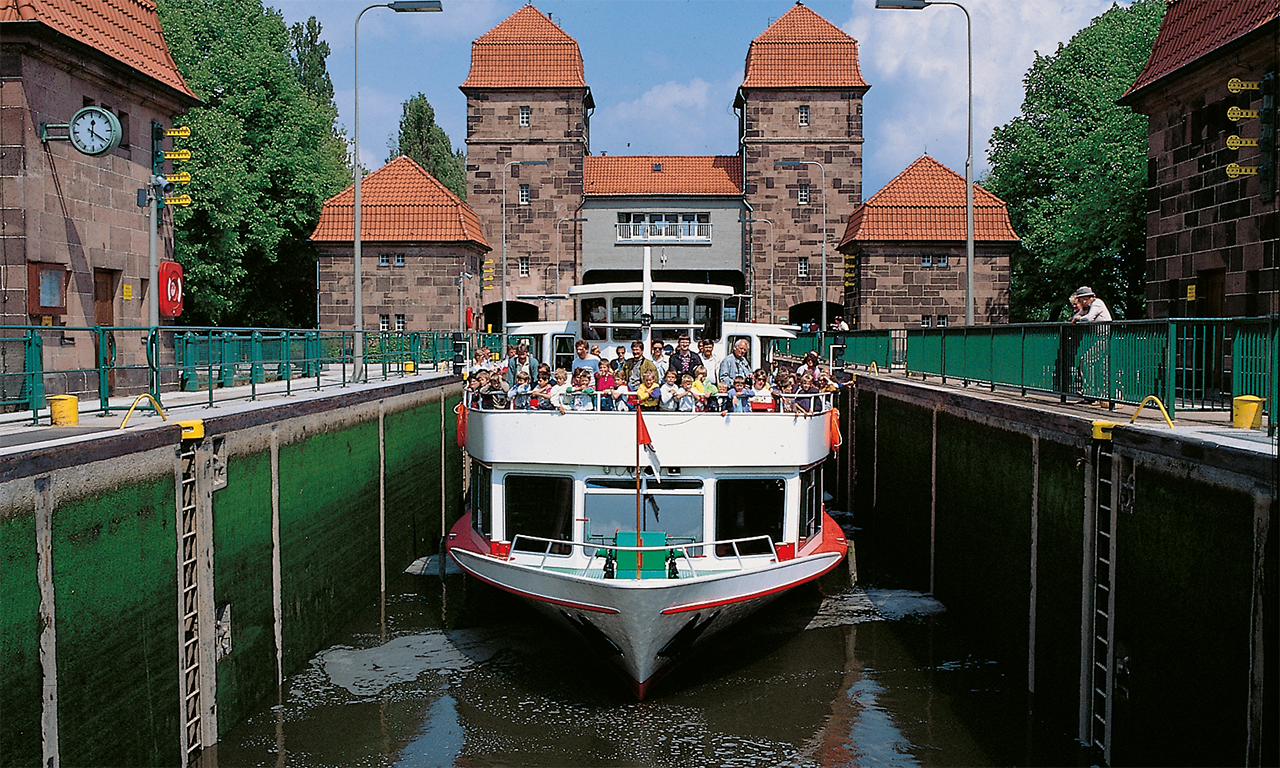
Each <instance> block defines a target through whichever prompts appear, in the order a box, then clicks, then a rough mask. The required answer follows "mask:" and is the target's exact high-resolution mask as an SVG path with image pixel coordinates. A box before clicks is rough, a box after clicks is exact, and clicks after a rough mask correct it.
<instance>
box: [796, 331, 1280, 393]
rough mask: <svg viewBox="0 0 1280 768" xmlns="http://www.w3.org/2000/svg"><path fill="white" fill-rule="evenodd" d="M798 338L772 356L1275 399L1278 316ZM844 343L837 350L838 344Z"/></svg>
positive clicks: (972, 379)
mask: <svg viewBox="0 0 1280 768" xmlns="http://www.w3.org/2000/svg"><path fill="white" fill-rule="evenodd" d="M903 334H904V332H903V331H901V330H898V331H892V330H873V331H853V332H849V333H840V334H830V333H828V334H801V335H800V337H799V338H796V339H781V340H778V341H777V342H775V345H774V352H775V353H776V354H781V355H786V356H790V357H800V356H802V355H803V354H804V353H806V352H808V351H810V350H816V351H819V352H820V354H822V356H823V358H824V359H830V358H831V350H832V348H833V345H834V346H835V349H836V351H837V354H836V356H835V358H834V359H835V360H836V362H843V363H845V364H846V365H854V366H862V367H868V368H869V367H871V365H872V364H873V363H874V364H875V365H876V367H877V368H879V369H880V370H882V371H888V370H890V368H891V366H892V365H893V363H894V362H896V361H897V360H898V359H902V360H903V361H904V367H905V370H906V372H907V373H908V374H914V375H919V376H922V377H925V378H927V377H931V376H936V377H939V378H941V379H942V380H943V381H944V382H945V381H947V380H949V379H951V380H955V379H958V380H960V381H961V382H963V383H964V384H965V385H966V386H967V385H969V384H978V385H987V386H989V387H991V388H992V389H993V390H994V389H996V388H998V387H999V388H1006V389H1017V390H1019V391H1021V392H1022V393H1023V394H1026V393H1028V392H1039V393H1047V394H1054V395H1058V396H1059V397H1060V398H1061V399H1062V400H1063V401H1064V402H1065V401H1066V400H1067V399H1068V398H1084V399H1088V400H1097V401H1102V402H1106V403H1107V404H1109V405H1110V406H1111V407H1114V406H1116V405H1118V404H1125V405H1137V404H1139V403H1141V402H1142V400H1143V399H1144V398H1146V397H1147V396H1148V395H1155V396H1157V397H1159V398H1160V400H1161V402H1162V403H1164V404H1165V405H1166V406H1167V408H1168V409H1169V411H1170V413H1173V412H1175V411H1176V410H1229V409H1230V408H1231V403H1232V399H1233V398H1235V397H1239V396H1241V395H1255V396H1257V397H1261V398H1265V400H1266V403H1264V406H1263V407H1264V410H1265V411H1266V412H1267V413H1268V414H1274V413H1275V408H1276V404H1277V403H1278V402H1280V373H1277V368H1278V367H1280V316H1272V317H1262V318H1224V319H1216V318H1215V319H1199V318H1197V319H1169V320H1137V321H1124V322H1113V323H1105V324H1095V325H1062V324H1057V323H1053V324H1048V323H1037V324H1023V325H984V326H973V327H958V328H920V329H907V330H906V331H905V350H900V349H899V348H898V339H897V338H895V336H897V337H901V336H902V335H903ZM841 346H843V349H841V348H840V347H841Z"/></svg>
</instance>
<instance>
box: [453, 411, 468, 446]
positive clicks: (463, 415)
mask: <svg viewBox="0 0 1280 768" xmlns="http://www.w3.org/2000/svg"><path fill="white" fill-rule="evenodd" d="M453 412H454V413H455V414H456V415H457V428H458V447H459V448H466V447H467V404H466V403H458V404H457V405H456V406H454V407H453Z"/></svg>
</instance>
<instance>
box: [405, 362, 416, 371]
mask: <svg viewBox="0 0 1280 768" xmlns="http://www.w3.org/2000/svg"><path fill="white" fill-rule="evenodd" d="M413 369H414V365H413V361H412V360H409V361H408V362H406V363H405V364H404V372H405V373H413Z"/></svg>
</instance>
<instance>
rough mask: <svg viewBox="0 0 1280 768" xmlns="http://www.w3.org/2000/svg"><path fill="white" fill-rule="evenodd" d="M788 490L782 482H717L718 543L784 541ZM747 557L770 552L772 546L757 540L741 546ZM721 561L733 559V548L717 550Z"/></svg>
mask: <svg viewBox="0 0 1280 768" xmlns="http://www.w3.org/2000/svg"><path fill="white" fill-rule="evenodd" d="M786 495H787V494H786V486H785V484H784V483H783V481H782V479H781V478H776V477H766V478H755V477H752V478H731V479H723V480H717V481H716V541H724V540H726V539H745V538H749V537H752V536H768V537H769V538H770V539H772V540H773V541H782V518H783V515H784V514H785V513H786V506H785V504H784V501H785V500H786ZM738 552H740V553H742V554H744V555H763V554H768V553H769V552H770V549H769V544H768V542H765V541H763V540H756V541H751V542H744V543H740V544H739V545H738ZM716 554H717V555H719V556H721V557H726V556H732V555H733V547H731V546H719V547H716Z"/></svg>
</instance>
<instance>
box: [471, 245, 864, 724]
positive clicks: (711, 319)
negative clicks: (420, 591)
mask: <svg viewBox="0 0 1280 768" xmlns="http://www.w3.org/2000/svg"><path fill="white" fill-rule="evenodd" d="M647 251H648V249H647V248H646V254H645V269H644V270H643V280H642V281H641V282H639V283H630V284H621V283H616V284H610V285H604V286H602V285H595V286H577V287H575V288H573V289H570V296H571V297H574V298H575V300H577V301H579V302H581V304H580V306H579V313H578V316H579V317H582V318H588V321H587V323H580V322H576V321H575V322H570V323H559V324H557V323H537V324H525V325H522V326H517V327H513V328H512V333H513V334H516V335H521V336H525V337H527V338H529V339H531V340H532V341H533V342H534V345H535V346H534V350H535V355H536V354H538V353H541V354H542V355H545V356H546V357H549V358H551V359H552V360H554V359H555V356H556V353H557V352H558V351H560V350H563V349H566V348H567V350H568V351H569V352H572V349H573V341H574V340H576V338H581V336H582V335H583V334H584V333H585V334H586V335H588V336H591V337H594V338H600V337H601V336H603V337H604V338H603V339H602V340H600V341H599V343H601V344H602V346H604V345H606V344H608V345H610V346H612V344H613V343H615V342H620V343H622V344H629V343H630V341H631V340H633V339H642V340H643V341H644V342H645V348H646V349H648V348H649V343H648V342H649V337H650V336H655V337H658V338H662V339H664V340H666V339H671V340H673V341H674V338H675V336H676V335H677V334H678V333H679V332H681V331H684V332H688V333H690V334H691V335H692V336H694V337H695V338H696V337H698V336H702V335H710V336H712V337H713V338H715V339H716V341H717V350H716V351H717V354H718V356H723V355H724V354H725V353H726V349H727V348H728V347H727V345H728V344H729V343H732V342H735V341H737V340H738V339H740V338H745V339H747V340H748V342H749V343H750V348H751V354H752V363H753V367H759V366H760V365H761V364H764V363H767V355H768V349H769V344H770V342H771V340H772V339H773V338H780V337H787V336H794V330H793V329H792V328H790V327H788V326H781V325H764V324H751V323H741V322H733V321H729V320H724V319H723V317H722V315H721V312H722V304H723V301H724V299H725V298H726V297H727V296H728V295H729V294H730V293H731V291H730V290H729V289H728V288H720V287H718V286H711V285H691V284H674V283H655V282H653V281H652V279H651V277H650V270H649V254H648V253H647ZM601 307H603V308H604V309H605V310H606V311H605V312H604V313H601V312H600V311H599V310H600V308H601ZM699 308H701V309H699ZM602 317H605V318H608V320H609V322H607V323H604V322H601V318H602ZM592 318H594V319H595V322H591V319H592ZM584 325H586V326H587V327H585V328H584V327H583V326H584ZM566 341H567V343H566ZM823 397H825V396H823ZM817 399H819V398H818V397H817V396H815V400H817ZM459 421H460V426H461V427H462V429H461V430H460V437H461V436H462V433H465V446H466V450H467V453H468V455H469V457H470V464H471V467H472V469H471V475H470V489H469V499H470V503H469V510H468V511H467V513H466V514H465V515H464V516H463V517H462V518H461V519H460V520H459V521H458V522H457V524H456V525H455V526H454V527H453V529H452V530H451V531H450V532H449V534H448V537H447V538H448V540H447V544H446V546H447V550H448V552H449V554H450V556H451V557H452V558H453V559H454V561H456V562H457V564H458V565H459V566H460V567H461V568H462V570H463V571H465V572H466V573H467V574H469V575H471V576H473V577H475V578H476V579H479V580H480V581H483V582H485V583H487V584H490V585H493V586H495V587H497V588H499V589H502V590H505V591H507V592H510V593H512V594H515V595H518V596H520V597H521V598H523V599H525V600H526V601H528V602H529V603H530V604H531V605H532V606H534V607H535V608H537V609H538V610H540V611H541V612H543V613H545V614H546V615H548V616H550V617H551V618H552V619H554V620H556V621H558V622H560V623H562V624H564V625H565V626H566V627H568V628H569V629H570V630H571V631H572V632H574V633H576V634H578V635H580V636H581V637H582V639H583V640H584V641H585V642H586V643H587V645H589V646H591V647H592V648H594V649H595V650H596V651H597V652H599V653H601V654H603V655H604V656H605V657H607V658H608V659H610V660H612V661H613V662H614V663H615V664H616V665H617V666H618V667H619V668H620V670H621V671H622V672H623V674H624V675H625V676H626V678H627V679H628V680H629V681H630V683H631V686H632V688H633V690H634V692H635V695H636V696H637V697H638V698H640V699H643V698H644V697H645V696H646V694H648V693H649V691H650V690H651V689H652V687H653V685H654V684H655V683H656V682H657V680H658V679H659V678H660V677H662V676H663V675H664V674H665V673H666V672H667V671H668V670H670V669H671V668H672V667H673V666H674V665H675V664H676V662H678V661H679V660H680V659H681V658H682V657H684V656H685V655H687V654H688V652H689V651H690V650H691V649H692V648H693V647H694V646H695V645H697V644H698V643H700V642H701V641H703V640H705V639H707V638H708V637H710V636H712V635H713V634H715V633H717V632H720V631H722V630H725V629H727V628H729V627H731V626H732V625H733V624H734V623H735V622H737V621H739V620H741V619H743V618H744V617H746V616H747V615H748V614H750V613H752V612H753V611H755V610H757V609H759V608H760V607H761V606H763V605H765V604H766V603H767V602H769V601H771V600H773V599H776V598H777V597H779V596H780V595H782V594H783V593H785V592H786V591H787V590H790V589H793V588H795V587H798V586H800V585H801V584H805V583H807V582H810V581H813V580H814V579H817V578H818V577H819V576H821V575H822V574H824V573H826V572H828V571H830V570H832V569H834V568H835V567H836V566H837V565H839V564H840V562H841V561H842V560H843V558H844V556H845V554H846V550H847V544H846V541H845V537H844V533H843V532H842V531H841V529H840V528H839V526H838V525H837V524H836V523H835V522H833V521H832V519H831V518H830V517H829V516H828V515H827V514H826V511H825V509H824V505H823V493H822V465H823V462H824V460H825V459H826V458H827V456H828V455H829V453H830V451H831V450H832V448H833V443H834V441H835V440H837V439H838V434H839V433H838V430H837V428H836V424H837V420H836V414H835V413H834V411H833V410H832V409H831V408H830V403H829V402H823V403H822V404H821V407H816V408H814V409H813V412H812V413H789V412H748V413H730V414H727V415H722V414H721V413H718V412H683V411H644V412H640V411H612V412H610V411H600V410H585V411H567V412H565V413H560V412H559V411H556V410H550V411H547V410H541V411H539V410H483V409H479V408H476V407H474V405H473V406H470V407H464V408H463V409H462V410H461V412H460V413H459Z"/></svg>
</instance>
